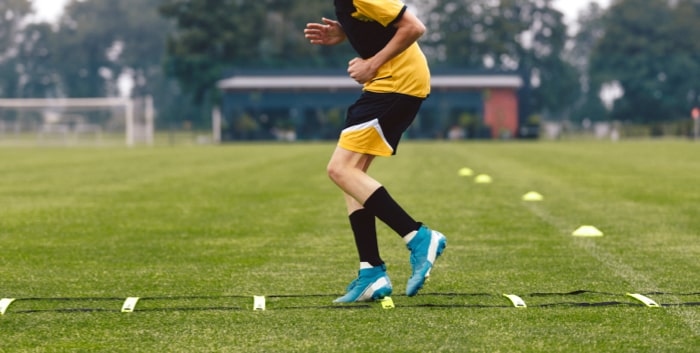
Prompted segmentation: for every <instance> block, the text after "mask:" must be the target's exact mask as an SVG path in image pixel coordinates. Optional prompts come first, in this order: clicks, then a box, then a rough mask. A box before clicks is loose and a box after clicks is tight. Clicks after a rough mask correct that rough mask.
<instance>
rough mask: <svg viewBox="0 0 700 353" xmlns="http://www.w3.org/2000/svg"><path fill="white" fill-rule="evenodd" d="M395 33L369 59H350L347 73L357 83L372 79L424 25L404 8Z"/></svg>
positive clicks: (420, 32)
mask: <svg viewBox="0 0 700 353" xmlns="http://www.w3.org/2000/svg"><path fill="white" fill-rule="evenodd" d="M394 26H395V27H396V34H395V35H394V37H393V38H392V39H391V40H390V41H389V43H387V44H386V46H384V48H382V50H380V51H379V52H378V53H377V54H376V55H374V56H373V57H371V58H369V59H366V60H365V59H361V58H355V59H353V60H351V61H350V63H349V66H348V73H349V74H350V77H352V78H353V79H355V81H357V82H359V83H363V84H364V83H366V82H368V81H370V80H371V79H373V78H374V77H375V76H376V74H377V71H378V70H379V68H380V67H381V66H382V65H384V64H386V63H387V62H388V61H389V60H391V59H393V58H394V57H396V56H397V55H399V54H400V53H402V52H403V51H404V50H406V49H408V47H410V46H411V45H413V43H415V42H416V41H417V40H418V39H419V38H420V37H421V36H422V35H423V33H425V25H424V24H423V22H421V21H420V20H419V19H418V17H416V16H415V15H414V14H413V13H412V12H410V11H408V10H406V11H404V14H403V16H401V18H400V19H399V21H398V22H396V24H395V25H394Z"/></svg>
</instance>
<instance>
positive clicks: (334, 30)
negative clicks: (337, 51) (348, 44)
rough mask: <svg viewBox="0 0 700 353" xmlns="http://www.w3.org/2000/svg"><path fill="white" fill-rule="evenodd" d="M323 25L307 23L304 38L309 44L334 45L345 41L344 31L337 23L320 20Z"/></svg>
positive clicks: (325, 19)
mask: <svg viewBox="0 0 700 353" xmlns="http://www.w3.org/2000/svg"><path fill="white" fill-rule="evenodd" d="M321 21H323V23H307V24H306V29H304V37H306V39H308V40H309V42H311V44H319V45H336V44H340V43H342V42H343V41H345V38H346V36H345V31H343V27H342V26H341V25H340V23H339V22H338V21H333V20H329V19H327V18H325V17H324V18H322V19H321Z"/></svg>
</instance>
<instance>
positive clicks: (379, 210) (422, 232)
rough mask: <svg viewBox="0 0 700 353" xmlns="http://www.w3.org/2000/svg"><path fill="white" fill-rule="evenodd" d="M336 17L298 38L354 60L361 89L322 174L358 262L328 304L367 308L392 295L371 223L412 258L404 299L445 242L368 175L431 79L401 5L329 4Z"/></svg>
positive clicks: (381, 0) (412, 21)
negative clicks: (337, 199)
mask: <svg viewBox="0 0 700 353" xmlns="http://www.w3.org/2000/svg"><path fill="white" fill-rule="evenodd" d="M335 11H336V16H337V21H336V20H331V19H327V18H323V19H322V20H321V21H322V23H309V24H307V26H306V29H305V30H304V35H305V37H306V38H307V39H308V40H309V41H310V42H311V43H312V44H318V45H336V44H339V43H342V42H344V41H345V40H346V39H347V40H348V41H349V42H350V44H351V45H352V47H353V48H354V49H355V51H356V52H357V54H358V55H359V57H357V58H354V59H352V60H350V62H349V63H348V74H349V75H350V77H352V78H353V79H354V80H355V81H357V82H358V83H360V84H362V85H364V88H363V92H362V95H361V96H360V97H359V99H358V100H357V101H356V102H355V103H354V104H353V105H352V106H350V107H349V109H348V112H347V117H346V122H345V128H344V129H343V131H342V132H341V134H340V138H339V141H338V146H337V147H336V149H335V151H334V152H333V155H332V156H331V159H330V162H329V163H328V167H327V172H328V176H329V177H330V178H331V180H333V182H334V183H335V184H336V185H338V187H340V189H342V191H343V192H344V196H345V204H346V206H347V211H348V215H349V218H350V226H351V229H352V231H353V234H354V236H355V244H356V246H357V251H358V253H359V257H360V270H359V274H358V277H357V278H356V279H355V280H353V281H352V282H351V283H350V285H348V287H347V293H346V294H345V295H344V296H342V297H340V298H337V299H336V300H335V302H339V303H347V302H360V301H372V300H377V299H382V298H384V297H385V296H389V295H391V293H392V286H391V281H390V280H389V277H388V276H387V273H386V266H385V264H384V261H383V260H382V258H381V257H380V256H379V248H378V245H377V232H376V225H375V217H376V218H379V219H380V220H381V221H382V222H384V223H386V224H387V225H388V226H389V227H390V228H391V229H393V230H394V231H395V232H396V233H398V235H399V236H401V237H402V238H403V240H404V241H405V242H406V245H407V247H408V249H409V250H410V252H411V256H410V261H411V267H412V270H413V273H412V275H411V277H410V278H409V279H408V284H407V285H406V294H407V295H408V296H414V295H416V294H417V293H418V290H420V289H421V288H422V287H423V284H424V283H425V279H426V278H427V277H428V276H429V275H430V270H431V268H432V267H433V264H434V262H435V260H436V259H437V258H438V257H439V256H440V255H441V254H442V252H443V250H444V249H445V246H446V243H447V240H446V239H445V236H444V235H442V234H441V233H439V232H437V231H434V230H431V229H429V228H428V227H426V226H425V225H423V224H422V223H420V222H417V221H415V220H414V219H413V218H412V217H411V216H410V215H409V214H408V213H406V211H404V209H403V208H402V207H401V206H400V205H399V204H398V203H397V202H396V201H395V200H394V199H393V198H392V197H391V195H389V193H388V192H387V190H386V189H385V188H384V187H383V186H382V184H380V183H379V182H378V181H377V180H375V179H374V178H372V177H370V176H369V175H368V174H367V170H368V169H369V166H370V164H371V163H372V161H374V158H375V157H376V156H386V157H388V156H391V155H394V154H396V149H397V147H398V144H399V140H400V138H401V135H402V134H403V133H404V131H406V129H407V128H408V127H409V125H411V123H412V122H413V120H414V119H415V117H416V114H417V113H418V110H419V108H420V106H421V104H422V102H423V100H424V99H426V98H427V97H428V94H429V93H430V71H429V69H428V64H427V61H426V59H425V56H424V55H423V52H422V51H421V49H420V47H419V46H418V43H417V42H416V41H417V40H418V38H420V37H421V36H422V35H423V33H424V32H425V26H424V25H423V23H422V22H421V21H420V20H419V19H418V18H417V17H416V16H415V15H414V14H413V13H411V12H410V11H408V9H407V7H406V5H405V4H404V3H402V2H401V1H400V0H335Z"/></svg>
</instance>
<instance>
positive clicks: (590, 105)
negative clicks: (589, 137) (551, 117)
mask: <svg viewBox="0 0 700 353" xmlns="http://www.w3.org/2000/svg"><path fill="white" fill-rule="evenodd" d="M604 14H605V12H604V10H603V8H602V7H600V5H598V3H596V2H592V3H590V4H589V5H588V8H586V9H585V10H584V11H583V12H581V13H580V14H579V16H578V18H577V24H578V31H577V32H576V35H575V36H574V37H573V46H572V48H571V50H569V51H567V53H566V61H567V62H569V63H571V64H572V65H573V67H575V68H576V70H577V72H578V76H579V83H580V91H581V95H580V97H579V99H578V101H577V102H576V103H575V105H574V106H573V107H572V120H576V121H581V120H584V119H589V120H594V121H595V120H605V119H607V117H608V114H607V111H606V109H605V106H604V103H603V101H602V99H601V97H600V91H601V88H602V85H603V83H604V82H598V81H596V80H594V79H592V78H591V73H590V70H591V68H590V65H589V63H590V58H591V56H592V55H593V51H594V49H595V47H596V45H597V44H598V42H599V41H600V40H601V38H602V37H603V36H604V34H605V32H604V30H603V23H602V22H603V16H604Z"/></svg>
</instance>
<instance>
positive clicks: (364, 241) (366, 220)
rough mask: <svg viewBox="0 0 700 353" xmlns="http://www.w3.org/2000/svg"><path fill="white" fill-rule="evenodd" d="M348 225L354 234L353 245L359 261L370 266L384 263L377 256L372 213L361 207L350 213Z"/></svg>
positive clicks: (375, 232) (377, 246)
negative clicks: (355, 247)
mask: <svg viewBox="0 0 700 353" xmlns="http://www.w3.org/2000/svg"><path fill="white" fill-rule="evenodd" d="M350 227H351V228H352V232H353V234H354V235H355V245H356V246H357V253H358V254H359V255H360V262H367V263H369V264H370V265H372V266H380V265H382V264H384V261H382V258H381V257H380V256H379V245H378V244H377V227H376V224H375V221H374V215H373V214H372V213H371V212H369V211H367V209H364V208H361V209H359V210H357V211H355V212H353V213H352V214H351V215H350Z"/></svg>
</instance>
